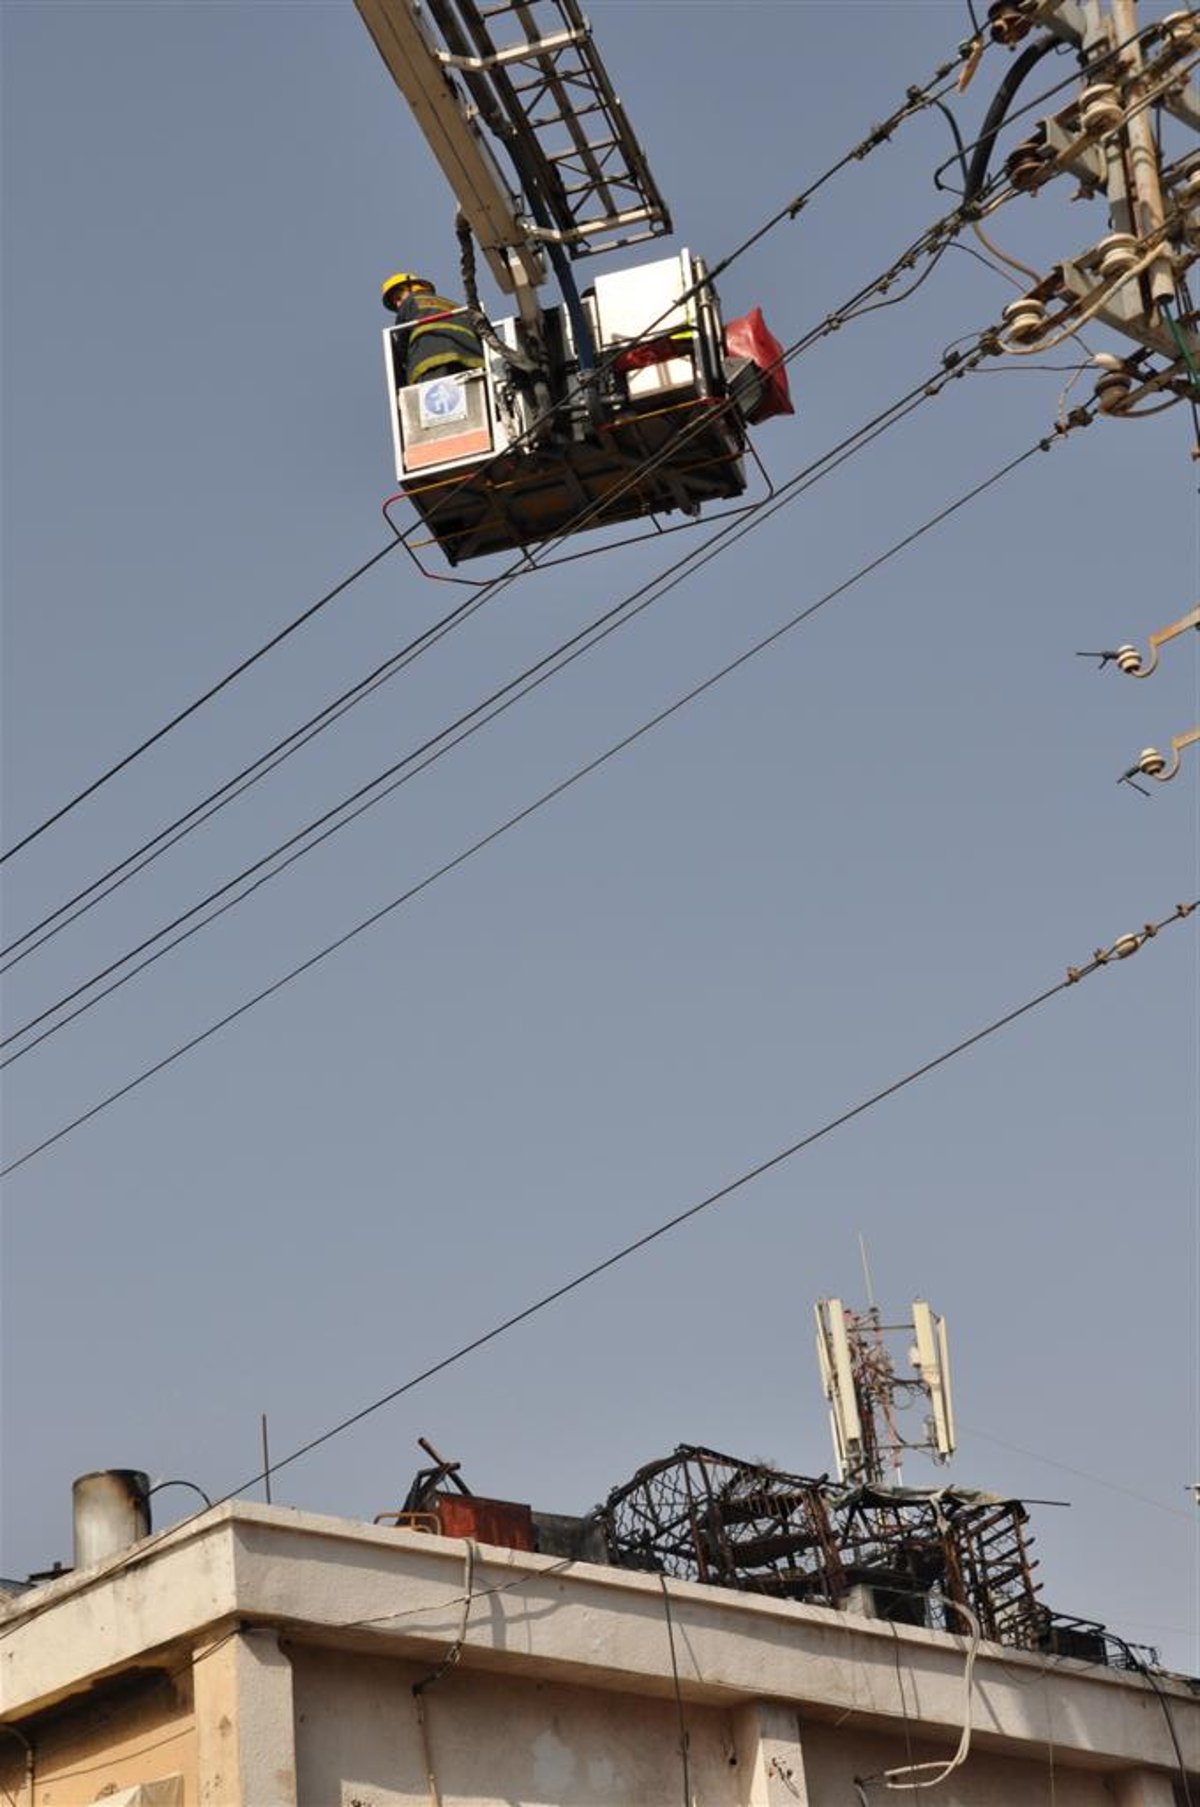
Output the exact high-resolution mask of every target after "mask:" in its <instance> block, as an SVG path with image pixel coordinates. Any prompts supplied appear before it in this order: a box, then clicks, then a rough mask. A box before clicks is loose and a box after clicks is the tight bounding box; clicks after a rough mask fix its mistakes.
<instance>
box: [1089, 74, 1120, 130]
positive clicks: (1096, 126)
mask: <svg viewBox="0 0 1200 1807" xmlns="http://www.w3.org/2000/svg"><path fill="white" fill-rule="evenodd" d="M1124 117H1125V108H1124V106H1123V104H1122V101H1121V96H1120V93H1119V92H1118V90H1117V89H1116V88H1115V87H1114V86H1113V84H1112V82H1092V84H1091V85H1090V87H1087V88H1085V89H1084V91H1083V93H1082V94H1081V95H1080V96H1079V124H1080V128H1081V129H1082V130H1083V131H1084V132H1086V133H1087V136H1088V137H1089V138H1099V137H1100V136H1101V134H1102V133H1104V132H1111V131H1113V130H1114V128H1115V127H1116V126H1119V125H1120V123H1121V121H1122V120H1123V119H1124Z"/></svg>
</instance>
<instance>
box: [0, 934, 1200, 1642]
mask: <svg viewBox="0 0 1200 1807" xmlns="http://www.w3.org/2000/svg"><path fill="white" fill-rule="evenodd" d="M1198 907H1200V898H1194V899H1193V900H1192V901H1191V902H1190V903H1186V904H1177V905H1176V907H1175V908H1174V910H1172V911H1171V912H1170V913H1169V914H1168V915H1166V916H1164V917H1161V918H1160V919H1159V920H1157V921H1152V922H1147V923H1146V924H1145V925H1144V927H1143V928H1142V929H1141V930H1140V931H1139V932H1138V933H1137V934H1131V935H1122V936H1121V937H1119V939H1118V940H1117V941H1115V942H1114V943H1113V944H1112V945H1111V946H1110V947H1108V948H1098V949H1097V950H1096V951H1095V953H1094V954H1093V955H1092V957H1091V959H1090V960H1087V961H1085V962H1084V963H1083V964H1081V965H1079V966H1068V968H1067V970H1066V974H1065V976H1064V977H1063V978H1061V979H1059V980H1057V981H1056V982H1055V983H1054V984H1052V985H1049V986H1046V987H1044V988H1043V989H1042V990H1041V991H1038V992H1035V993H1034V994H1033V995H1032V996H1031V997H1029V998H1026V999H1025V1000H1024V1002H1022V1003H1019V1004H1016V1005H1013V1006H1012V1007H1011V1008H1009V1009H1007V1010H1005V1011H1004V1012H1002V1013H1001V1014H1000V1015H999V1016H996V1017H993V1018H992V1019H991V1020H990V1021H988V1022H987V1023H985V1024H984V1025H983V1026H982V1027H981V1028H979V1029H975V1030H972V1031H971V1032H970V1033H969V1034H968V1035H965V1036H964V1037H962V1038H961V1040H959V1041H957V1042H954V1043H952V1044H950V1045H949V1046H948V1047H945V1048H943V1049H942V1050H941V1051H940V1052H939V1053H937V1054H934V1055H932V1056H930V1058H929V1059H927V1060H925V1061H922V1062H921V1063H920V1064H919V1065H917V1066H914V1067H910V1068H908V1069H907V1071H905V1072H904V1073H903V1074H901V1075H900V1077H899V1078H897V1079H893V1080H891V1081H889V1082H888V1084H886V1085H884V1086H881V1087H880V1088H879V1089H878V1090H876V1091H874V1092H871V1093H868V1094H867V1095H866V1096H865V1097H863V1098H860V1099H859V1100H858V1102H857V1103H855V1104H853V1105H850V1106H849V1107H848V1108H847V1109H846V1110H844V1111H842V1112H841V1113H839V1114H838V1115H837V1116H835V1117H830V1118H828V1119H826V1121H825V1122H824V1123H822V1124H820V1125H819V1126H818V1127H817V1128H816V1129H813V1130H809V1131H808V1132H807V1133H805V1134H803V1135H801V1136H799V1137H797V1138H796V1139H795V1140H794V1141H792V1142H790V1143H788V1144H787V1145H786V1146H785V1147H783V1148H780V1149H777V1150H776V1151H775V1153H773V1154H771V1155H768V1156H766V1157H765V1158H763V1159H762V1160H759V1161H757V1162H755V1163H754V1164H753V1165H752V1166H750V1167H748V1168H745V1169H743V1170H742V1171H741V1172H740V1173H738V1174H737V1175H736V1176H735V1177H734V1178H733V1179H731V1180H728V1181H726V1182H725V1183H724V1184H723V1185H721V1186H718V1187H717V1188H716V1189H715V1190H714V1191H711V1192H709V1193H707V1194H706V1195H705V1196H704V1197H702V1198H700V1199H697V1200H696V1201H694V1202H693V1203H692V1204H690V1205H687V1206H685V1207H684V1208H683V1209H682V1210H680V1211H677V1212H675V1214H674V1215H673V1216H671V1217H668V1218H666V1219H664V1220H663V1221H662V1222H661V1223H659V1224H656V1225H655V1226H654V1227H653V1228H652V1229H650V1230H647V1231H644V1232H643V1233H642V1235H640V1236H637V1237H634V1238H633V1239H632V1240H631V1241H629V1242H626V1243H624V1244H623V1245H622V1246H621V1247H620V1248H618V1249H616V1250H614V1251H613V1252H612V1253H611V1254H609V1255H606V1256H604V1257H603V1258H602V1259H601V1260H599V1261H596V1262H594V1263H593V1264H592V1265H591V1266H590V1267H587V1268H584V1269H582V1270H581V1271H580V1272H578V1273H576V1274H574V1275H573V1276H572V1277H571V1278H569V1279H567V1280H564V1281H563V1282H561V1284H559V1285H558V1286H555V1287H553V1288H551V1289H550V1290H549V1291H547V1292H544V1293H542V1294H541V1295H540V1296H539V1297H537V1298H536V1299H534V1300H532V1301H531V1302H530V1303H529V1304H528V1305H525V1306H523V1307H521V1308H520V1309H519V1310H517V1311H514V1312H512V1313H510V1314H509V1315H508V1316H507V1317H504V1318H501V1319H500V1320H498V1321H497V1322H496V1323H494V1324H492V1325H491V1326H490V1327H489V1328H488V1329H486V1330H483V1331H480V1332H479V1333H478V1334H477V1335H475V1336H473V1337H471V1338H469V1339H468V1340H467V1341H466V1342H463V1343H460V1344H459V1345H458V1346H457V1348H455V1349H453V1350H451V1351H450V1352H449V1353H448V1354H446V1355H444V1356H441V1357H439V1358H438V1360H436V1361H434V1362H431V1363H430V1364H429V1365H428V1366H426V1367H424V1368H422V1369H420V1370H419V1371H418V1372H417V1373H415V1374H413V1375H410V1376H409V1378H408V1379H407V1380H404V1381H402V1382H400V1383H399V1384H398V1385H397V1386H394V1387H392V1388H390V1389H389V1390H388V1391H387V1392H385V1393H383V1394H380V1395H379V1396H378V1397H377V1398H375V1399H373V1400H371V1401H370V1402H369V1403H368V1404H367V1405H364V1406H360V1407H359V1408H358V1409H357V1410H355V1411H353V1412H351V1413H349V1414H348V1415H347V1416H346V1417H344V1418H341V1419H339V1420H338V1421H337V1422H336V1423H335V1424H332V1425H330V1426H329V1427H328V1428H327V1429H325V1430H323V1431H320V1432H318V1433H317V1434H316V1435H315V1436H313V1437H310V1438H309V1439H308V1441H307V1442H305V1443H302V1444H300V1445H298V1446H297V1448H295V1449H293V1450H291V1451H290V1452H289V1454H287V1455H286V1456H284V1457H282V1458H281V1459H279V1460H275V1461H272V1463H271V1469H270V1472H271V1475H272V1476H275V1475H277V1474H280V1473H282V1471H283V1470H284V1469H285V1468H290V1467H291V1466H292V1465H293V1464H295V1463H296V1462H299V1461H301V1460H302V1459H303V1457H305V1456H307V1455H311V1454H312V1452H313V1451H314V1450H316V1449H320V1448H323V1447H324V1446H325V1445H326V1444H328V1443H331V1442H333V1441H334V1439H335V1438H337V1437H340V1436H342V1435H344V1433H345V1432H346V1431H348V1430H350V1429H352V1428H353V1427H354V1426H355V1425H358V1424H361V1423H363V1422H364V1421H365V1420H366V1419H368V1418H371V1417H373V1416H374V1415H375V1414H376V1413H377V1412H380V1411H382V1410H384V1408H385V1407H387V1406H389V1405H393V1404H394V1403H395V1402H396V1400H398V1399H402V1398H404V1397H405V1396H406V1395H408V1394H409V1393H412V1392H414V1391H415V1390H416V1389H417V1388H418V1387H420V1386H422V1385H424V1383H425V1382H426V1381H429V1380H432V1379H433V1378H434V1377H435V1376H436V1375H439V1374H444V1373H445V1372H446V1371H447V1370H448V1369H450V1368H453V1367H456V1366H458V1364H459V1363H461V1362H463V1361H465V1360H466V1359H467V1357H468V1356H471V1355H474V1354H476V1353H477V1352H478V1351H479V1350H480V1349H483V1348H486V1347H488V1346H489V1345H491V1344H492V1343H495V1342H497V1341H498V1340H499V1339H500V1338H501V1337H502V1336H506V1335H507V1334H508V1333H509V1331H511V1330H515V1329H516V1328H517V1327H518V1326H519V1325H521V1324H524V1323H527V1322H528V1321H529V1320H530V1319H531V1318H534V1317H537V1316H539V1315H540V1314H541V1313H542V1312H543V1311H546V1310H548V1309H549V1307H550V1306H551V1305H555V1304H557V1303H558V1302H559V1301H560V1300H562V1299H565V1298H567V1297H569V1296H570V1295H571V1294H572V1293H575V1292H578V1291H579V1290H580V1289H581V1288H582V1287H584V1286H587V1285H589V1284H590V1283H591V1282H592V1281H593V1280H596V1279H598V1278H599V1277H600V1276H601V1275H602V1274H606V1273H608V1272H609V1271H610V1270H611V1269H612V1268H615V1267H617V1266H619V1265H620V1264H621V1263H622V1262H625V1261H628V1260H629V1259H631V1257H632V1256H634V1255H636V1254H640V1253H641V1252H642V1250H643V1249H647V1248H650V1247H652V1246H653V1245H654V1244H655V1243H658V1242H660V1241H661V1240H662V1239H663V1238H664V1237H667V1236H670V1235H672V1234H673V1233H674V1232H675V1231H676V1230H678V1229H681V1228H682V1227H683V1225H684V1224H687V1223H690V1222H692V1220H693V1219H695V1218H697V1217H699V1216H701V1215H702V1214H703V1213H704V1212H706V1211H709V1210H712V1209H713V1208H714V1207H715V1206H717V1205H720V1204H724V1203H725V1202H726V1201H727V1200H728V1199H730V1198H733V1197H734V1196H735V1195H736V1194H738V1193H739V1192H742V1191H744V1189H745V1188H746V1187H747V1186H751V1185H753V1184H754V1182H755V1181H757V1180H759V1179H762V1178H763V1177H764V1176H765V1175H766V1174H768V1173H772V1172H774V1171H775V1170H777V1169H778V1168H780V1167H783V1166H785V1165H786V1164H787V1163H788V1162H789V1161H792V1160H794V1159H795V1158H796V1157H797V1156H798V1155H800V1154H803V1153H805V1152H806V1151H807V1150H808V1149H810V1148H812V1147H814V1146H815V1145H816V1144H817V1143H818V1142H821V1141H823V1140H824V1139H825V1138H826V1137H828V1136H830V1135H832V1134H834V1132H835V1131H836V1130H839V1129H843V1128H845V1127H846V1125H847V1124H850V1123H853V1122H855V1121H857V1120H858V1119H859V1118H860V1117H864V1116H866V1115H867V1114H868V1113H869V1112H870V1111H872V1110H874V1109H876V1108H877V1107H878V1106H879V1105H880V1104H883V1103H885V1102H886V1101H887V1100H888V1099H890V1098H894V1097H897V1096H899V1095H900V1094H901V1093H903V1092H905V1091H907V1090H908V1089H909V1088H910V1087H911V1086H913V1085H916V1084H917V1083H918V1082H919V1081H920V1080H922V1079H925V1078H927V1077H928V1076H929V1075H930V1074H931V1073H934V1072H937V1071H938V1070H939V1069H940V1068H942V1067H944V1066H947V1065H949V1063H950V1062H951V1061H953V1060H956V1059H958V1058H959V1056H960V1055H963V1054H966V1053H968V1052H969V1051H970V1050H971V1049H973V1048H976V1047H979V1046H981V1045H982V1044H983V1043H984V1042H986V1041H989V1040H991V1038H992V1037H993V1036H996V1035H998V1034H1000V1033H1001V1031H1003V1030H1004V1029H1007V1028H1009V1027H1011V1025H1012V1024H1014V1023H1017V1022H1020V1021H1021V1020H1022V1019H1023V1018H1025V1017H1027V1016H1031V1015H1032V1014H1034V1013H1035V1012H1036V1011H1038V1010H1041V1009H1042V1008H1044V1006H1045V1005H1046V1004H1048V1003H1049V1002H1050V1001H1051V1000H1052V999H1053V998H1056V997H1059V996H1061V995H1062V994H1063V993H1064V992H1066V991H1069V990H1072V989H1073V988H1074V987H1075V986H1077V985H1079V984H1081V983H1082V982H1083V981H1084V980H1085V979H1089V978H1091V977H1092V976H1093V975H1094V974H1095V973H1097V972H1099V971H1101V970H1102V969H1103V968H1106V967H1108V966H1111V965H1114V964H1117V963H1118V962H1120V961H1123V960H1125V959H1128V958H1129V957H1130V956H1131V955H1132V954H1134V953H1136V952H1139V951H1140V950H1141V949H1142V948H1143V947H1145V946H1146V944H1147V943H1148V942H1150V941H1152V940H1154V939H1156V938H1157V936H1159V935H1160V934H1161V933H1162V932H1163V931H1164V930H1165V929H1167V928H1169V927H1171V926H1173V925H1174V924H1175V923H1178V922H1183V921H1185V920H1186V919H1187V918H1188V917H1190V916H1191V915H1193V914H1194V913H1195V911H1196V909H1197V908H1198ZM265 1478H266V1476H265V1472H259V1473H256V1474H253V1475H250V1476H248V1477H247V1478H246V1479H245V1480H244V1481H241V1482H239V1484H238V1485H237V1486H236V1487H232V1488H230V1490H229V1491H228V1492H227V1493H224V1494H222V1495H221V1496H220V1497H219V1498H218V1499H217V1500H215V1501H214V1505H216V1506H223V1505H226V1504H227V1503H228V1502H229V1501H231V1500H234V1499H236V1498H237V1497H238V1496H239V1495H240V1494H243V1493H245V1492H247V1491H248V1490H249V1489H250V1488H251V1487H255V1486H258V1485H259V1484H260V1483H261V1482H262V1481H263V1480H264V1479H265ZM201 1516H203V1514H202V1513H195V1514H193V1515H192V1517H191V1518H185V1519H183V1520H181V1521H179V1522H178V1523H176V1524H175V1525H172V1526H171V1527H170V1528H169V1529H168V1530H166V1531H162V1532H157V1533H155V1534H154V1535H152V1536H151V1537H148V1538H143V1539H142V1540H141V1541H140V1542H138V1543H136V1544H133V1545H131V1546H130V1547H129V1548H128V1549H125V1550H123V1551H121V1552H120V1554H119V1555H117V1556H116V1557H114V1558H113V1560H112V1561H111V1562H110V1563H107V1564H104V1565H102V1566H99V1567H97V1568H96V1569H93V1570H92V1571H90V1572H89V1573H88V1574H87V1575H85V1576H83V1577H82V1578H81V1580H80V1584H79V1589H78V1592H79V1593H83V1592H86V1591H88V1590H90V1589H91V1588H93V1587H97V1586H99V1585H100V1584H101V1583H102V1582H105V1581H108V1580H110V1579H111V1578H112V1576H114V1575H116V1574H119V1573H121V1572H122V1571H123V1570H125V1569H127V1568H130V1567H132V1566H133V1565H135V1564H137V1565H140V1564H142V1563H144V1562H145V1560H146V1557H147V1556H148V1554H149V1553H150V1551H151V1550H152V1549H153V1548H154V1547H155V1546H156V1545H158V1544H161V1543H162V1542H163V1541H164V1540H165V1539H167V1538H170V1537H173V1536H175V1535H176V1534H177V1533H178V1531H179V1530H180V1528H181V1526H183V1525H187V1524H190V1523H191V1522H192V1520H193V1519H194V1518H198V1517H201ZM53 1604H54V1603H53V1602H52V1601H39V1600H36V1599H35V1600H33V1601H31V1603H30V1605H29V1608H28V1610H27V1611H25V1612H22V1611H21V1610H20V1606H19V1604H18V1605H17V1607H16V1609H15V1610H14V1611H13V1612H12V1613H11V1615H10V1617H9V1618H8V1620H7V1621H6V1623H5V1624H3V1625H0V1640H3V1639H4V1638H5V1637H8V1636H10V1635H11V1634H12V1633H13V1632H14V1631H17V1630H19V1629H21V1628H22V1627H23V1626H25V1625H28V1624H30V1623H31V1622H32V1621H33V1620H34V1619H36V1618H38V1617H40V1616H41V1614H42V1613H44V1612H47V1611H49V1610H50V1608H51V1607H52V1605H53Z"/></svg>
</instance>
